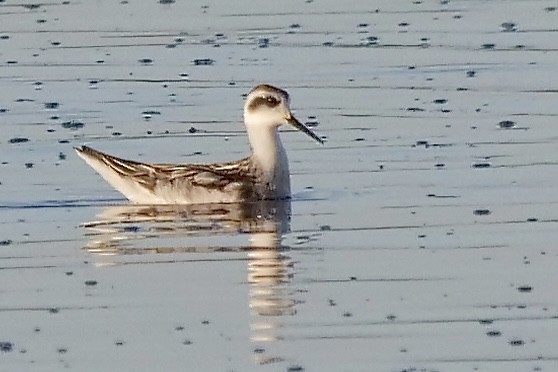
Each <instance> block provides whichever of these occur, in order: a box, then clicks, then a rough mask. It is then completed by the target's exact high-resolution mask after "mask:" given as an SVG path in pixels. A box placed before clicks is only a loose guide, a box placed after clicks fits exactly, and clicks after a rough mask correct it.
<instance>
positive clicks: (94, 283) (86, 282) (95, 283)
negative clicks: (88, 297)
mask: <svg viewBox="0 0 558 372" xmlns="http://www.w3.org/2000/svg"><path fill="white" fill-rule="evenodd" d="M85 285H86V286H89V287H91V286H95V285H97V281H96V280H86V281H85Z"/></svg>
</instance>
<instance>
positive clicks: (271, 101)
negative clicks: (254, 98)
mask: <svg viewBox="0 0 558 372" xmlns="http://www.w3.org/2000/svg"><path fill="white" fill-rule="evenodd" d="M265 100H266V101H267V106H270V107H273V106H277V105H278V104H279V100H278V99H277V98H275V97H273V96H267V97H265Z"/></svg>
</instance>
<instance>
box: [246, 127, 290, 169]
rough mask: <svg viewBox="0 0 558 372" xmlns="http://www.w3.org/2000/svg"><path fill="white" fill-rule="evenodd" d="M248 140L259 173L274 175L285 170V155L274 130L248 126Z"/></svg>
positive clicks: (286, 164) (277, 134)
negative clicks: (280, 170)
mask: <svg viewBox="0 0 558 372" xmlns="http://www.w3.org/2000/svg"><path fill="white" fill-rule="evenodd" d="M248 140H249V141H250V147H251V148H252V157H253V159H254V160H255V161H256V163H257V164H258V167H259V168H260V170H261V171H263V172H264V173H268V174H274V173H277V170H279V169H282V168H284V169H287V167H288V163H287V155H286V153H285V149H284V148H283V144H282V143H281V139H280V138H279V133H277V129H276V128H274V127H266V126H257V125H254V126H249V127H248ZM287 171H288V169H287Z"/></svg>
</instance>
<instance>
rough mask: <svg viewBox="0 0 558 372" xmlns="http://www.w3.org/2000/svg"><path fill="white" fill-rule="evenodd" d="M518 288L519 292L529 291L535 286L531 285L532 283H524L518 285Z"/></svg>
mask: <svg viewBox="0 0 558 372" xmlns="http://www.w3.org/2000/svg"><path fill="white" fill-rule="evenodd" d="M517 290H518V291H519V292H523V293H528V292H531V291H532V290H533V287H531V286H530V285H522V286H521V287H517Z"/></svg>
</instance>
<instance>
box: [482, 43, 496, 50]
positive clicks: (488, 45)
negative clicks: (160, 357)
mask: <svg viewBox="0 0 558 372" xmlns="http://www.w3.org/2000/svg"><path fill="white" fill-rule="evenodd" d="M495 47H496V44H494V43H484V44H482V45H481V48H482V49H494V48H495Z"/></svg>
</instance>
